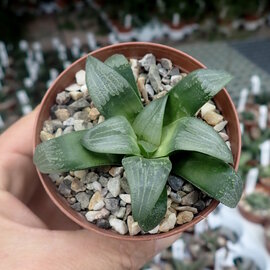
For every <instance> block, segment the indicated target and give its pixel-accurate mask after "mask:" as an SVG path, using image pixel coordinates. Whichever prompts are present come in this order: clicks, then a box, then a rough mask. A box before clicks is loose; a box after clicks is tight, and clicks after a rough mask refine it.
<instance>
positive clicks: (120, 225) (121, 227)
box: [109, 217, 128, 234]
mask: <svg viewBox="0 0 270 270" xmlns="http://www.w3.org/2000/svg"><path fill="white" fill-rule="evenodd" d="M109 222H110V225H111V226H112V228H113V229H114V230H115V231H117V232H118V233H120V234H126V233H127V232H128V228H127V225H126V223H125V222H124V221H123V220H121V219H118V218H115V217H112V218H110V219H109Z"/></svg>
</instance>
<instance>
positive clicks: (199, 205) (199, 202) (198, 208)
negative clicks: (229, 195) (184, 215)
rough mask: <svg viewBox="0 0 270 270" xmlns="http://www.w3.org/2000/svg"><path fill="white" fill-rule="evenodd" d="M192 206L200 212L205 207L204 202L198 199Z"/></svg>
mask: <svg viewBox="0 0 270 270" xmlns="http://www.w3.org/2000/svg"><path fill="white" fill-rule="evenodd" d="M193 206H194V207H196V209H197V210H198V211H199V212H200V211H202V210H203V209H204V208H205V202H204V201H202V200H199V201H197V202H196V203H195V204H194V205H193Z"/></svg>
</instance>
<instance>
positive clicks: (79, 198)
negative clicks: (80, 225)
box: [75, 192, 90, 209]
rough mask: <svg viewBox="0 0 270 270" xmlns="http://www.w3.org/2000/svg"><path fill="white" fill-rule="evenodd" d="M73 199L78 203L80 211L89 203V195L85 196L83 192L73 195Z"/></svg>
mask: <svg viewBox="0 0 270 270" xmlns="http://www.w3.org/2000/svg"><path fill="white" fill-rule="evenodd" d="M75 198H76V199H77V201H78V202H80V204H81V208H82V209H85V208H87V207H88V205H89V201H90V195H88V194H86V193H85V192H80V193H78V194H76V195H75Z"/></svg>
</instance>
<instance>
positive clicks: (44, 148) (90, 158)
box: [34, 130, 121, 173]
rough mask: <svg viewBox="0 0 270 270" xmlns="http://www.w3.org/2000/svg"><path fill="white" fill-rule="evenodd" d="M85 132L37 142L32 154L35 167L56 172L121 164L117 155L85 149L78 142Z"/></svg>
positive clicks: (42, 170) (43, 171)
mask: <svg viewBox="0 0 270 270" xmlns="http://www.w3.org/2000/svg"><path fill="white" fill-rule="evenodd" d="M86 132H87V131H85V130H84V131H77V132H72V133H69V134H66V135H62V136H60V137H57V138H55V139H51V140H48V141H46V142H43V143H41V144H39V145H38V146H37V147H36V151H35V154H34V163H35V165H36V166H37V168H38V169H39V170H40V171H41V172H42V173H56V172H67V171H75V170H82V169H87V168H91V167H97V166H103V165H113V164H121V157H120V156H118V155H108V154H98V153H93V152H90V151H88V150H86V149H85V148H84V147H83V146H82V145H81V143H80V140H81V138H82V137H83V136H84V135H85V133H86Z"/></svg>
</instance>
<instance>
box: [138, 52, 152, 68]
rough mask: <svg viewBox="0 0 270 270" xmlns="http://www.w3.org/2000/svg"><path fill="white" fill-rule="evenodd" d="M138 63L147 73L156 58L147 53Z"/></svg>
mask: <svg viewBox="0 0 270 270" xmlns="http://www.w3.org/2000/svg"><path fill="white" fill-rule="evenodd" d="M139 63H140V65H141V66H142V67H144V69H145V70H146V71H148V70H149V68H150V66H151V65H155V64H156V57H155V56H154V55H153V54H152V53H148V54H146V55H145V56H144V57H143V58H142V59H141V60H140V61H139Z"/></svg>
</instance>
